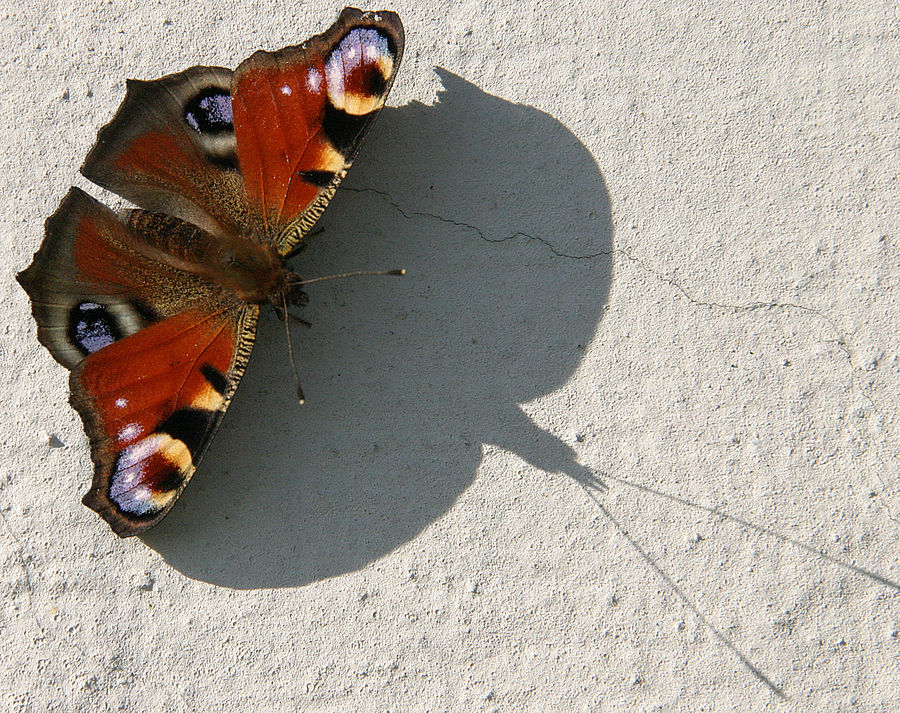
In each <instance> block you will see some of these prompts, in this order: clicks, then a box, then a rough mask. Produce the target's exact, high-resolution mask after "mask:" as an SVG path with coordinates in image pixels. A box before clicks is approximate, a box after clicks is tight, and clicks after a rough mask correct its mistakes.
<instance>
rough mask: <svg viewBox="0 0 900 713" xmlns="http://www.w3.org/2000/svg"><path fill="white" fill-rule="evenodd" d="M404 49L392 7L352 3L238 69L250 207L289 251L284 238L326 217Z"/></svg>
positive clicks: (238, 126)
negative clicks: (328, 23)
mask: <svg viewBox="0 0 900 713" xmlns="http://www.w3.org/2000/svg"><path fill="white" fill-rule="evenodd" d="M402 53H403V26H402V25H401V24H400V20H399V18H398V17H397V16H396V15H395V14H394V13H391V12H377V13H376V12H367V13H362V12H360V11H359V10H354V9H352V8H348V9H345V10H344V12H342V13H341V16H340V17H339V18H338V21H337V22H336V23H335V24H334V25H333V26H332V27H331V28H329V29H328V31H327V32H325V33H324V34H322V35H318V36H316V37H313V38H312V39H310V40H309V41H307V42H306V43H304V44H303V45H299V46H297V47H287V48H285V49H282V50H279V51H278V52H262V51H260V52H257V53H256V54H254V55H253V56H252V57H250V58H249V59H248V60H246V61H245V62H243V63H242V64H241V65H240V66H239V67H238V68H237V69H236V70H235V73H234V84H233V86H232V98H233V99H232V101H233V105H232V108H233V116H234V130H235V138H236V141H237V157H238V164H239V165H240V167H241V171H242V173H243V176H244V186H245V189H246V192H247V201H248V204H249V208H250V211H251V213H253V214H254V215H258V216H259V217H260V219H261V221H262V225H261V227H260V230H262V231H263V232H264V233H265V235H266V236H267V239H268V240H273V241H275V242H276V243H278V245H277V248H278V249H279V251H280V252H281V253H282V254H284V253H286V252H287V251H288V250H289V249H290V248H291V247H293V244H295V243H296V238H294V239H293V240H292V241H291V242H289V243H287V244H286V243H285V242H284V241H283V240H280V238H281V237H282V236H283V232H284V229H285V228H286V227H288V226H291V225H293V224H296V223H297V222H300V224H301V225H300V227H301V234H302V232H303V231H305V230H306V229H308V228H309V227H310V226H311V225H312V223H313V222H315V219H316V218H318V216H319V214H320V213H321V211H322V210H324V207H325V204H326V203H327V201H328V200H329V199H330V198H331V195H332V194H333V193H334V189H335V188H336V186H337V183H338V182H339V181H340V179H341V178H343V175H344V173H345V172H346V170H347V168H349V166H350V164H351V163H352V161H353V158H354V157H355V156H356V153H357V151H358V150H359V146H360V144H361V143H362V139H363V138H364V136H365V134H366V132H367V130H368V129H369V127H370V126H371V124H372V121H373V120H374V119H375V117H376V116H377V115H378V111H379V110H380V109H381V107H382V106H383V105H384V100H385V98H386V96H387V93H388V91H389V90H390V87H391V84H392V82H393V80H394V76H395V74H396V71H397V67H398V65H399V63H400V58H401V55H402Z"/></svg>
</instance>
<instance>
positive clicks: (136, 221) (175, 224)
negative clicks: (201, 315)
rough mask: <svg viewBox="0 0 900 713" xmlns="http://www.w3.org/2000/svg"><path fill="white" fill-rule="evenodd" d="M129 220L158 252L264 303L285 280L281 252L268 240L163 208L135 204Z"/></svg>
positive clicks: (172, 263)
mask: <svg viewBox="0 0 900 713" xmlns="http://www.w3.org/2000/svg"><path fill="white" fill-rule="evenodd" d="M128 225H129V227H131V228H132V229H133V230H135V232H137V233H139V234H140V235H141V236H142V237H143V238H144V240H145V241H146V242H147V244H149V245H152V246H153V247H154V248H156V249H158V250H159V254H158V255H154V257H155V258H156V259H157V260H159V261H160V262H164V263H166V264H168V265H170V266H171V267H174V268H176V269H179V270H184V271H186V272H190V273H192V274H194V275H197V276H198V277H201V278H203V279H204V280H206V281H207V282H209V283H212V284H213V285H216V286H218V287H220V288H223V289H225V290H227V291H229V292H232V293H234V294H235V295H237V297H238V298H239V299H241V300H243V301H245V302H253V303H262V302H266V301H268V300H269V298H270V297H271V295H272V293H273V292H277V291H278V289H279V286H280V285H281V282H282V273H283V268H282V261H281V257H280V256H279V255H278V254H277V253H276V252H275V250H274V249H273V248H272V247H271V246H270V245H268V244H263V245H260V244H258V243H254V242H251V241H250V240H248V239H246V238H243V237H240V236H228V237H220V236H214V235H211V234H210V233H207V232H206V231H204V230H201V229H200V228H198V227H196V226H194V225H191V224H190V223H185V222H184V221H182V220H179V219H178V218H175V217H173V216H170V215H165V214H164V213H153V212H150V211H145V210H139V209H136V210H132V211H131V212H130V214H129V218H128Z"/></svg>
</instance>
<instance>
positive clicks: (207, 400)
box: [19, 188, 259, 535]
mask: <svg viewBox="0 0 900 713" xmlns="http://www.w3.org/2000/svg"><path fill="white" fill-rule="evenodd" d="M175 220H176V219H174V218H172V219H169V220H168V221H167V222H166V223H165V225H166V226H167V227H168V229H170V230H171V229H173V221H175ZM143 224H144V223H140V222H139V223H137V224H136V226H138V227H135V225H132V224H130V223H129V224H126V223H124V222H122V221H121V220H120V219H119V218H118V217H117V216H116V215H115V214H114V213H113V212H112V211H110V210H109V209H108V208H106V207H105V206H103V205H102V204H101V203H99V202H97V201H96V200H94V199H93V198H91V197H90V196H88V195H87V194H85V193H84V192H82V191H80V190H79V189H77V188H73V189H72V190H71V191H70V193H69V195H68V196H67V197H66V198H65V200H63V202H62V204H61V205H60V208H59V209H58V210H57V212H56V213H55V214H54V215H53V216H51V218H50V219H48V221H47V226H46V237H45V240H44V243H43V245H42V246H41V249H40V250H39V251H38V253H37V254H36V255H35V259H34V262H33V263H32V265H31V266H30V267H29V268H28V269H27V270H25V271H24V272H22V273H20V275H19V281H20V282H21V284H22V286H23V287H24V288H25V289H26V291H27V292H28V294H29V295H30V297H31V300H32V310H33V312H34V317H35V319H36V321H37V323H38V335H39V338H40V340H41V342H42V343H43V344H44V345H45V346H46V347H47V348H48V349H49V350H50V352H51V353H52V354H53V356H54V357H56V359H57V360H58V361H59V362H60V363H61V364H63V365H64V366H66V367H67V368H69V369H71V370H72V374H71V377H70V387H71V391H72V397H71V401H72V404H73V406H74V407H75V408H76V410H77V411H78V412H79V414H80V415H81V417H82V420H83V421H84V426H85V431H86V432H87V434H88V437H89V439H90V442H91V456H92V459H93V461H94V465H95V470H94V481H93V485H92V487H91V489H90V491H89V492H88V494H87V495H86V496H85V504H87V505H89V506H90V507H92V508H93V509H94V510H97V512H99V513H100V514H101V515H102V516H103V517H104V518H105V519H106V520H108V521H109V523H110V525H111V526H112V527H113V529H114V530H115V531H116V532H117V533H118V534H120V535H132V534H136V533H137V532H140V531H142V530H144V529H146V528H148V527H150V526H152V525H153V524H155V523H156V522H157V521H158V520H159V519H160V518H161V517H162V516H163V515H164V514H165V513H166V512H167V511H168V509H169V507H171V505H172V504H173V503H174V501H175V498H176V497H177V496H178V494H180V492H181V490H182V489H183V488H184V485H185V484H186V483H187V481H188V479H189V478H190V476H191V475H192V474H193V472H194V470H195V468H196V465H197V462H198V461H199V458H200V456H201V455H202V453H203V451H204V450H205V448H206V446H207V444H208V443H209V441H210V439H211V437H212V435H213V433H214V432H215V428H216V425H217V424H218V421H219V419H220V417H221V415H222V413H223V412H224V410H225V408H226V407H227V405H228V403H229V401H230V400H231V397H232V395H233V393H234V389H235V388H236V386H237V383H238V381H239V379H240V377H241V374H242V373H243V370H244V367H245V365H246V363H247V359H248V358H249V352H250V349H251V347H252V344H253V339H254V335H255V327H256V318H257V315H258V313H259V307H258V306H257V305H255V304H248V303H246V302H243V301H241V300H238V299H237V298H235V297H234V296H231V297H228V296H227V295H225V294H223V293H221V291H219V290H217V289H216V288H215V287H214V286H213V285H210V284H209V283H208V282H206V281H205V280H203V279H200V278H198V277H197V276H196V275H194V274H192V273H190V272H188V271H185V270H179V269H175V268H173V267H171V266H170V265H168V264H166V263H165V262H163V261H162V260H160V259H156V257H158V254H157V248H156V247H154V244H159V243H163V244H164V243H165V242H166V236H164V235H163V236H160V235H151V234H147V233H142V232H141V231H140V229H139V227H140V226H141V225H143Z"/></svg>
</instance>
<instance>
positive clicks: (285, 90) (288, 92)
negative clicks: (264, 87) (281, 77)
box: [281, 84, 291, 97]
mask: <svg viewBox="0 0 900 713" xmlns="http://www.w3.org/2000/svg"><path fill="white" fill-rule="evenodd" d="M281 93H282V94H284V95H285V96H286V97H289V96H290V95H291V88H290V87H289V86H288V85H287V84H285V85H284V86H283V87H282V88H281Z"/></svg>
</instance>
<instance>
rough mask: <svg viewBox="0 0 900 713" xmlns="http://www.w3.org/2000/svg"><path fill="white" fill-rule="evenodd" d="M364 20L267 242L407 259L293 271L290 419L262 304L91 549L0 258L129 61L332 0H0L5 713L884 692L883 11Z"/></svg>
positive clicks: (227, 35) (681, 705) (892, 481)
mask: <svg viewBox="0 0 900 713" xmlns="http://www.w3.org/2000/svg"><path fill="white" fill-rule="evenodd" d="M386 5H387V6H388V7H390V8H391V9H395V10H397V11H398V12H400V14H401V16H402V18H403V21H404V23H405V25H406V30H407V36H408V49H407V54H406V58H405V60H404V66H403V68H402V70H401V72H400V76H399V79H398V82H397V84H396V86H395V89H394V92H393V94H392V96H391V100H390V104H391V107H392V108H390V109H389V110H386V111H385V113H384V115H383V117H382V119H381V120H380V123H379V124H378V126H377V127H376V130H375V131H374V132H373V134H372V136H371V137H370V139H369V140H368V142H367V145H366V146H365V148H364V150H363V151H362V153H361V155H360V157H359V159H358V161H357V163H356V165H355V166H354V169H353V171H352V172H351V174H350V176H349V178H348V180H347V182H346V186H347V190H342V191H341V192H340V193H339V194H338V196H337V197H336V199H335V200H334V202H333V204H332V206H331V207H330V208H329V210H328V211H327V212H326V214H325V217H324V219H323V221H322V226H323V227H324V232H323V233H322V234H321V235H318V236H317V237H316V238H315V239H314V240H313V241H312V242H311V247H310V248H309V250H308V251H307V252H306V253H304V254H303V255H302V257H301V258H300V260H299V261H298V263H299V266H300V269H301V270H302V272H304V274H308V275H317V274H327V273H328V272H333V271H341V270H347V269H357V268H382V267H385V268H386V267H398V266H399V267H406V268H407V269H408V270H409V276H408V277H407V278H405V279H404V280H395V279H384V280H380V279H373V280H359V281H352V280H348V281H344V282H333V283H327V284H324V285H321V286H319V287H317V288H315V291H313V289H312V288H310V290H311V292H312V295H311V297H312V301H311V304H310V305H309V307H308V308H307V314H306V316H307V317H308V319H309V320H311V321H312V322H313V323H314V325H315V326H314V328H313V329H311V330H308V331H303V332H301V333H299V334H297V335H296V343H297V350H298V353H299V355H300V361H301V368H302V373H303V377H304V387H305V389H306V393H307V396H308V403H307V405H306V406H305V407H302V408H301V407H299V406H298V405H297V404H296V403H295V402H294V400H293V384H292V379H291V376H290V368H289V364H288V360H287V352H286V349H285V344H284V337H283V334H282V333H281V331H280V324H279V323H278V322H277V320H276V319H275V318H274V317H273V316H272V315H268V316H266V317H265V318H264V319H263V320H262V323H261V334H260V337H259V340H258V342H257V347H256V352H255V354H254V357H253V360H252V363H251V366H250V369H249V371H248V374H247V376H246V378H245V381H244V383H243V385H242V387H241V389H240V391H239V393H238V396H237V398H236V400H235V403H234V404H233V406H232V408H231V410H230V411H229V413H228V416H227V417H226V420H225V423H224V426H223V428H222V429H221V431H220V433H219V435H218V437H217V439H216V441H215V443H214V445H213V447H212V449H211V451H210V453H209V454H208V455H207V457H206V459H205V461H204V463H203V466H202V468H201V471H200V472H199V473H198V475H197V476H196V477H195V479H194V481H193V482H192V484H191V486H190V487H189V489H188V491H187V492H186V493H185V495H184V496H183V497H182V499H181V501H180V502H179V504H178V505H177V506H176V508H175V510H174V511H173V512H172V514H171V515H170V516H169V517H168V518H167V520H166V521H165V522H164V523H163V524H162V525H160V526H159V527H158V528H157V529H156V530H154V531H153V532H152V533H151V534H149V535H147V536H146V537H144V538H142V539H131V540H126V541H123V540H119V539H118V538H116V537H115V536H114V535H113V534H112V533H111V532H110V530H109V529H108V528H107V526H106V525H105V524H104V523H102V522H101V521H100V520H99V519H98V518H97V517H96V516H95V515H94V513H92V512H90V511H89V510H87V509H86V508H84V507H83V506H82V505H81V504H80V498H81V495H82V494H83V492H84V491H85V490H86V488H87V485H88V482H89V480H90V471H91V467H90V460H89V456H88V449H87V441H86V438H85V437H84V435H83V432H82V429H81V425H80V422H79V419H78V417H77V416H76V414H75V413H74V412H73V411H72V410H71V409H70V408H69V407H68V405H67V397H68V390H67V385H66V378H65V373H64V371H63V369H62V368H61V367H59V366H57V365H56V364H55V363H54V362H53V361H52V360H51V358H50V357H49V355H48V354H47V352H46V351H45V350H44V349H43V348H42V347H40V345H39V344H38V342H37V340H36V339H35V326H34V323H33V322H32V319H31V317H30V315H29V310H28V305H27V302H26V298H25V294H24V293H23V291H22V290H21V289H19V287H18V285H16V284H15V283H14V281H13V274H14V273H15V272H16V271H18V270H20V269H22V268H23V267H24V266H25V265H27V264H28V262H29V260H30V258H31V255H32V253H33V252H34V251H35V250H36V249H37V247H38V245H39V243H40V240H41V237H42V224H43V221H44V218H45V217H46V216H47V215H49V214H50V213H51V212H52V211H53V210H54V209H55V207H56V205H57V204H58V202H59V201H60V199H61V198H62V196H63V195H64V194H65V192H66V190H67V188H68V186H69V185H71V184H73V183H74V184H76V185H80V186H82V187H84V188H87V189H88V190H91V191H92V192H93V193H94V195H98V196H103V194H102V192H100V191H98V190H96V189H93V188H91V187H90V186H89V184H87V182H86V181H84V180H83V179H81V178H80V177H79V176H78V175H77V169H78V167H79V165H80V163H81V161H82V159H83V158H84V156H85V154H86V153H87V151H88V149H89V148H90V147H91V145H92V143H93V140H94V136H95V134H96V131H97V129H98V128H99V127H100V126H101V125H103V124H104V123H105V122H107V121H108V120H109V118H110V116H111V115H112V113H113V111H114V110H115V108H116V107H117V106H118V104H119V102H120V100H121V99H122V97H123V94H124V80H125V78H126V77H139V78H145V79H150V78H155V77H157V76H160V75H162V74H165V73H168V72H172V71H177V70H180V69H183V68H186V67H188V66H191V65H194V64H220V65H226V66H232V67H233V66H236V65H237V64H238V63H239V62H240V61H241V60H242V59H243V58H244V57H246V56H248V55H249V54H250V53H252V52H253V51H254V50H256V49H258V48H260V47H264V48H269V49H273V48H278V47H281V46H284V45H287V44H293V43H296V42H298V41H301V40H303V39H305V38H306V37H308V36H309V35H310V34H312V33H314V32H318V31H320V30H322V29H324V28H325V27H326V26H327V25H328V24H330V22H331V21H332V20H333V18H334V17H335V16H336V14H337V11H338V10H339V8H340V6H341V5H340V4H339V3H330V2H329V3H326V2H315V3H313V2H310V3H285V2H274V1H272V0H260V1H258V2H254V3H242V4H241V3H222V2H212V1H209V0H203V1H201V2H197V3H183V2H171V1H170V0H162V1H160V2H156V3H153V4H148V3H142V2H98V1H97V0H87V2H84V1H80V2H77V3H76V2H57V3H52V2H34V3H29V4H27V6H23V4H22V3H18V2H15V3H14V2H11V1H10V0H4V2H3V6H2V20H0V27H2V38H3V46H2V57H0V60H2V61H0V89H2V92H0V97H2V101H0V121H2V127H3V128H2V131H3V141H2V142H0V151H2V152H3V155H2V175H0V181H2V190H0V200H2V209H0V221H2V231H0V232H2V240H3V243H2V249H3V265H4V267H3V271H4V279H3V280H2V281H0V295H2V308H3V321H4V325H5V326H4V330H3V333H2V335H0V349H2V356H3V361H2V368H0V418H2V423H0V433H2V441H0V515H2V519H0V564H2V580H0V587H2V594H0V604H2V608H0V632H2V633H0V709H2V710H4V711H17V712H19V711H78V712H81V711H114V710H127V711H172V712H180V711H221V710H227V711H247V710H260V711H279V712H280V711H299V710H303V711H351V710H360V711H543V710H556V711H570V710H571V711H719V710H722V711H727V710H737V711H761V710H766V711H798V710H802V711H817V712H820V713H827V712H831V711H872V712H876V711H890V710H898V709H900V586H898V584H897V583H898V582H900V564H898V553H900V474H898V455H897V451H898V436H900V433H898V430H900V421H898V415H897V393H898V387H900V353H898V333H897V323H898V316H900V310H898V297H897V289H898V282H900V257H898V255H900V253H898V227H900V213H898V203H900V201H898V199H900V182H898V172H900V158H898V157H900V153H898V152H900V139H898V136H900V131H898V129H900V90H898V82H897V72H898V67H900V11H898V7H897V5H896V3H887V2H885V3H879V2H869V3H866V2H857V3H843V4H842V3H833V2H795V3H788V4H784V3H780V2H779V3H775V2H772V3H768V4H763V3H731V2H726V1H722V0H719V1H717V2H712V3H695V4H692V3H689V2H686V1H685V0H680V1H678V2H668V3H658V4H654V3H630V2H629V3H598V2H594V1H590V2H589V1H588V0H575V1H574V2H571V3H563V2H559V1H554V0H544V1H539V2H521V3H485V2H474V1H472V2H462V3H450V4H449V6H447V7H443V8H441V9H437V8H436V5H437V4H436V3H421V2H420V3H386ZM106 198H107V199H108V198H109V196H106ZM602 485H605V486H606V488H607V490H606V491H605V492H604V491H603V488H602Z"/></svg>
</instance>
